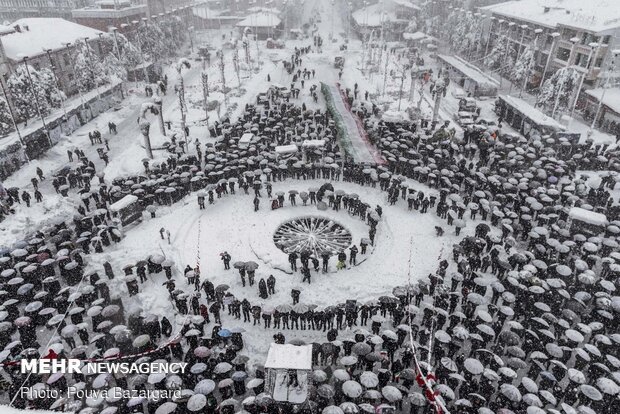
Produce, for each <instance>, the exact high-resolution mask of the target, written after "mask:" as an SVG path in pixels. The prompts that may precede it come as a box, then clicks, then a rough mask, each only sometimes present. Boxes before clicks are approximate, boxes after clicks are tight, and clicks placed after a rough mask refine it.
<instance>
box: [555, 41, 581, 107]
mask: <svg viewBox="0 0 620 414" xmlns="http://www.w3.org/2000/svg"><path fill="white" fill-rule="evenodd" d="M570 42H571V43H572V46H571V48H570V54H569V55H568V59H567V60H566V66H565V67H566V68H568V67H570V62H571V59H572V56H573V51H574V50H575V45H576V44H577V43H578V42H579V38H578V37H573V38H571V39H570ZM560 92H561V91H558V93H556V96H555V103H554V104H553V111H551V118H553V117H555V113H556V111H557V110H558V106H559V105H560Z"/></svg>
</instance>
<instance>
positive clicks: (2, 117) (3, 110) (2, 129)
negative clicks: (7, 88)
mask: <svg viewBox="0 0 620 414" xmlns="http://www.w3.org/2000/svg"><path fill="white" fill-rule="evenodd" d="M12 130H13V120H11V111H10V109H9V104H8V103H7V102H6V100H5V99H4V97H0V135H6V134H8V133H9V132H11V131H12Z"/></svg>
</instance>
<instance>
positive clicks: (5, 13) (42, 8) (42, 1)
mask: <svg viewBox="0 0 620 414" xmlns="http://www.w3.org/2000/svg"><path fill="white" fill-rule="evenodd" d="M85 5H86V0H2V1H0V21H10V22H13V21H15V20H18V19H22V18H26V17H60V18H63V19H70V18H71V10H73V9H75V8H78V7H84V6H85Z"/></svg>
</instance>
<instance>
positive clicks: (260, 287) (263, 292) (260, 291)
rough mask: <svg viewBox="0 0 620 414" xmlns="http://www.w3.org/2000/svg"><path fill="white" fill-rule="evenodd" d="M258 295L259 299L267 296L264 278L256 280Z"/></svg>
mask: <svg viewBox="0 0 620 414" xmlns="http://www.w3.org/2000/svg"><path fill="white" fill-rule="evenodd" d="M258 295H259V296H260V297H261V299H267V298H268V297H269V293H268V292H267V283H265V279H261V280H260V282H258Z"/></svg>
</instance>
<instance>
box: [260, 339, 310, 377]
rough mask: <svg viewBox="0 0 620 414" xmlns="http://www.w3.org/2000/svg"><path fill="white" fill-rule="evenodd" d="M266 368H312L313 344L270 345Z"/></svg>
mask: <svg viewBox="0 0 620 414" xmlns="http://www.w3.org/2000/svg"><path fill="white" fill-rule="evenodd" d="M265 368H274V369H307V370H310V369H312V345H301V346H299V345H291V344H285V345H280V344H275V343H272V344H271V345H270V346H269V352H268V353H267V360H266V361H265Z"/></svg>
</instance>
